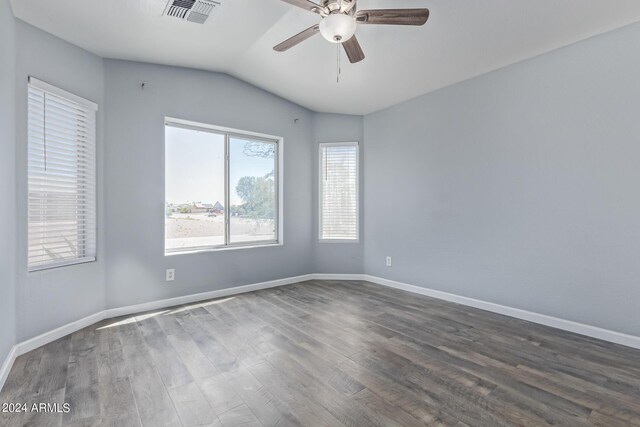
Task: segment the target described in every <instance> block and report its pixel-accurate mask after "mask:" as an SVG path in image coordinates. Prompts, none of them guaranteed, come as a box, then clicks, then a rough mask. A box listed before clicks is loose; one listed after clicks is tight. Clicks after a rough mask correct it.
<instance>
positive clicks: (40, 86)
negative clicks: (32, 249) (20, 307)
mask: <svg viewBox="0 0 640 427" xmlns="http://www.w3.org/2000/svg"><path fill="white" fill-rule="evenodd" d="M30 88H35V89H37V90H40V91H42V92H43V93H44V94H45V97H46V94H47V93H48V94H50V95H53V96H55V97H58V98H61V99H63V100H65V101H68V102H72V103H75V104H78V105H79V106H81V107H83V108H85V109H87V110H88V111H89V112H92V113H93V114H94V115H95V117H94V120H95V122H94V123H95V126H94V128H93V135H92V137H93V147H92V149H93V161H94V164H93V165H91V166H92V167H93V171H92V174H93V188H92V190H93V199H94V200H93V203H92V205H93V206H92V208H93V212H94V218H92V219H93V223H94V224H95V227H92V228H86V230H87V231H91V232H92V233H93V238H94V248H93V249H94V250H93V253H92V254H89V255H87V252H88V251H87V248H86V247H83V249H82V256H81V257H77V258H73V259H66V260H62V261H50V262H47V263H46V264H39V265H33V266H32V265H30V264H29V240H30V236H31V234H30V227H29V222H30V221H29V214H30V210H29V205H30V202H29V191H30V185H29V182H30V180H31V177H30V175H29V169H30V166H29V165H30V162H31V155H30V153H29V150H30V147H31V144H32V141H31V139H30V130H29V129H30V121H31V118H30V116H29V108H30V104H29V102H30V101H29V90H30ZM43 102H44V101H43ZM97 114H98V104H97V103H95V102H93V101H90V100H88V99H86V98H82V97H80V96H78V95H75V94H73V93H71V92H67V91H66V90H64V89H60V88H59V87H56V86H53V85H51V84H49V83H46V82H44V81H42V80H39V79H37V78H35V77H33V76H28V77H27V156H26V164H27V173H26V175H27V184H26V186H27V191H26V199H27V200H26V211H27V234H26V237H27V244H26V251H27V256H26V263H27V273H28V274H31V273H38V272H41V271H45V270H51V269H54V268H61V267H69V266H73V265H80V264H87V263H92V262H96V261H97V260H98V116H97ZM43 126H44V127H45V129H46V122H45V123H43ZM45 132H46V130H45ZM87 175H88V174H85V175H84V176H87ZM78 182H80V180H78ZM87 206H88V205H87ZM83 222H87V219H85V220H84V221H83Z"/></svg>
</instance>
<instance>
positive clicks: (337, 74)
mask: <svg viewBox="0 0 640 427" xmlns="http://www.w3.org/2000/svg"><path fill="white" fill-rule="evenodd" d="M340 46H342V43H336V47H337V48H338V50H337V51H336V52H337V67H338V69H337V72H336V83H340V73H341V72H342V69H341V68H340Z"/></svg>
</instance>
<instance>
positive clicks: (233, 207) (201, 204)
mask: <svg viewBox="0 0 640 427" xmlns="http://www.w3.org/2000/svg"><path fill="white" fill-rule="evenodd" d="M281 145H282V140H281V139H280V138H277V137H269V136H264V135H257V134H253V133H245V132H241V131H236V130H229V129H225V128H219V127H215V126H209V125H203V124H197V123H192V122H186V121H182V120H177V119H167V120H166V123H165V253H166V254H171V253H179V252H190V251H198V250H206V249H220V248H225V247H233V246H255V245H267V244H277V243H280V242H281V239H282V238H281V217H280V211H281V209H280V197H279V169H280V167H279V165H280V163H279V151H280V148H281Z"/></svg>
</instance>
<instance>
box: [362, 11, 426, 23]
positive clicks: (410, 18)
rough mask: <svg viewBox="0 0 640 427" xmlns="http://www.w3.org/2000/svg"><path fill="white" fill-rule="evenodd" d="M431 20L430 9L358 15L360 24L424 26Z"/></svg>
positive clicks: (363, 12) (364, 12)
mask: <svg viewBox="0 0 640 427" xmlns="http://www.w3.org/2000/svg"><path fill="white" fill-rule="evenodd" d="M427 19H429V9H377V10H360V11H358V13H356V21H358V23H359V24H382V25H424V24H425V23H426V22H427Z"/></svg>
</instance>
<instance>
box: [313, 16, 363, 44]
mask: <svg viewBox="0 0 640 427" xmlns="http://www.w3.org/2000/svg"><path fill="white" fill-rule="evenodd" d="M357 27H358V25H357V23H356V20H355V19H353V17H351V16H349V15H343V14H339V13H334V14H332V15H329V16H327V17H325V18H323V19H322V21H320V34H322V37H324V38H325V39H327V40H328V41H330V42H331V43H344V42H346V41H347V40H349V39H350V38H351V37H353V35H354V34H355V33H356V28H357Z"/></svg>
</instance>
